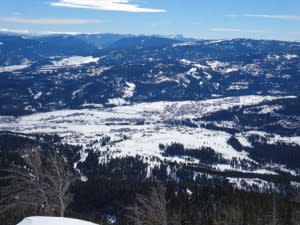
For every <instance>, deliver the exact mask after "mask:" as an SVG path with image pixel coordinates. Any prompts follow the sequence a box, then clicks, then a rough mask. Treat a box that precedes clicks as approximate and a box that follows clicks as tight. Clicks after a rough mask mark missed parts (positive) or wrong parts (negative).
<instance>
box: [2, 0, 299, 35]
mask: <svg viewBox="0 0 300 225" xmlns="http://www.w3.org/2000/svg"><path fill="white" fill-rule="evenodd" d="M0 15H1V16H0V31H15V32H23V33H56V32H58V33H59V32H83V33H107V32H112V33H126V34H127V33H130V34H162V35H175V34H183V35H185V36H188V37H195V38H204V39H206V38H209V39H221V38H237V37H245V38H256V39H281V40H300V0H251V1H250V0H0Z"/></svg>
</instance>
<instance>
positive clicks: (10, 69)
mask: <svg viewBox="0 0 300 225" xmlns="http://www.w3.org/2000/svg"><path fill="white" fill-rule="evenodd" d="M30 66H31V64H27V63H26V64H21V65H11V66H0V73H4V72H15V71H19V70H23V69H26V68H28V67H30Z"/></svg>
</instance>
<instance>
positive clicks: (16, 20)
mask: <svg viewBox="0 0 300 225" xmlns="http://www.w3.org/2000/svg"><path fill="white" fill-rule="evenodd" d="M0 21H1V22H5V23H13V24H31V25H83V24H93V23H95V24H96V23H102V22H103V21H102V20H87V19H63V18H23V17H0Z"/></svg>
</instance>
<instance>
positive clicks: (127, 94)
mask: <svg viewBox="0 0 300 225" xmlns="http://www.w3.org/2000/svg"><path fill="white" fill-rule="evenodd" d="M126 85H127V87H125V89H124V94H123V98H131V97H132V96H133V95H134V92H135V88H136V86H135V84H134V83H129V82H126Z"/></svg>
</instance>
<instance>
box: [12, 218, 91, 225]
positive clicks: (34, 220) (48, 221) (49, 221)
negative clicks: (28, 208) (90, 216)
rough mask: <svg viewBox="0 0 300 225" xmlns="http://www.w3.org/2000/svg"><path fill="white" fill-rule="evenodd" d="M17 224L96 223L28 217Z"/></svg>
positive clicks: (63, 224) (75, 224) (85, 224)
mask: <svg viewBox="0 0 300 225" xmlns="http://www.w3.org/2000/svg"><path fill="white" fill-rule="evenodd" d="M17 225H96V224H94V223H90V222H86V221H82V220H77V219H69V218H62V217H28V218H25V219H24V220H22V221H21V222H20V223H18V224H17Z"/></svg>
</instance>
